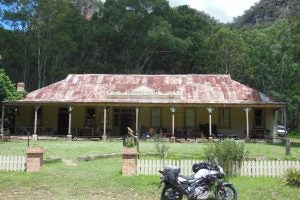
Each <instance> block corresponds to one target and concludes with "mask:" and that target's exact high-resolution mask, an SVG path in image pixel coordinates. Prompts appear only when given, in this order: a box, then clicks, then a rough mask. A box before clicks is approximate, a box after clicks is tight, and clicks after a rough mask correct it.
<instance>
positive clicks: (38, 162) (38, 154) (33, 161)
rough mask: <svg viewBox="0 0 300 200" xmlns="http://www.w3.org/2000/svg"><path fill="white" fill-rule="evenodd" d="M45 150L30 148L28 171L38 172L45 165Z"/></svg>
mask: <svg viewBox="0 0 300 200" xmlns="http://www.w3.org/2000/svg"><path fill="white" fill-rule="evenodd" d="M44 152H45V149H44V148H43V147H30V148H28V149H27V160H26V171H27V172H38V171H40V169H41V168H42V165H43V156H44Z"/></svg>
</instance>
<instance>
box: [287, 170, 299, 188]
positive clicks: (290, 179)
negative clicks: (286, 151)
mask: <svg viewBox="0 0 300 200" xmlns="http://www.w3.org/2000/svg"><path fill="white" fill-rule="evenodd" d="M283 183H284V184H286V185H293V186H298V187H299V186H300V170H297V169H289V170H287V172H286V173H285V175H284V179H283Z"/></svg>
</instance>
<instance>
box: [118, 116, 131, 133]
mask: <svg viewBox="0 0 300 200" xmlns="http://www.w3.org/2000/svg"><path fill="white" fill-rule="evenodd" d="M120 122H121V124H120V128H121V135H122V136H123V135H126V134H127V132H128V130H127V127H130V128H132V124H133V114H121V121H120Z"/></svg>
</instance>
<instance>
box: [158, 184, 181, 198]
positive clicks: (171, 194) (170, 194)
mask: <svg viewBox="0 0 300 200" xmlns="http://www.w3.org/2000/svg"><path fill="white" fill-rule="evenodd" d="M160 199H161V200H182V194H180V193H179V192H178V191H177V190H176V189H175V188H172V187H171V186H169V185H166V186H165V187H164V188H163V190H162V192H161V198H160Z"/></svg>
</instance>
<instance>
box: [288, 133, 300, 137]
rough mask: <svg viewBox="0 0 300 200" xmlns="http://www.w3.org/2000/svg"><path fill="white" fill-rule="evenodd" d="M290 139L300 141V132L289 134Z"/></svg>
mask: <svg viewBox="0 0 300 200" xmlns="http://www.w3.org/2000/svg"><path fill="white" fill-rule="evenodd" d="M288 137H289V138H292V139H300V132H291V133H288Z"/></svg>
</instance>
